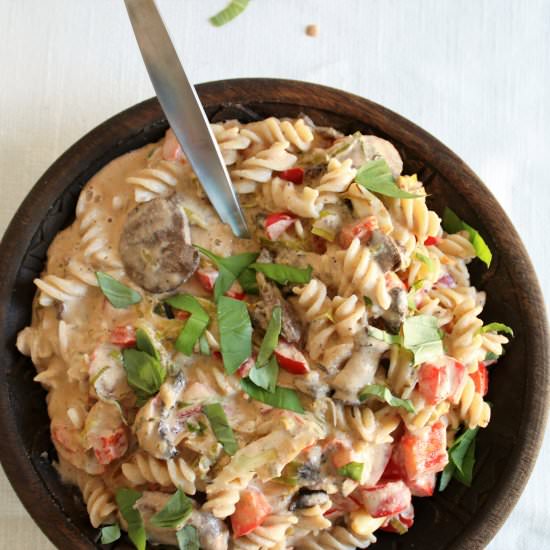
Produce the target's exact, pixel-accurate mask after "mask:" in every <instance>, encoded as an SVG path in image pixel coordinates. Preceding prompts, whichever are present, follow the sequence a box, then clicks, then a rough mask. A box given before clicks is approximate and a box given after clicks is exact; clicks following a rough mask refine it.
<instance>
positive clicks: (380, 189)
mask: <svg viewBox="0 0 550 550" xmlns="http://www.w3.org/2000/svg"><path fill="white" fill-rule="evenodd" d="M355 181H356V182H357V183H358V184H360V185H362V186H363V187H364V188H365V189H368V190H369V191H372V192H373V193H378V194H380V195H386V196H387V197H394V198H396V199H418V198H420V197H422V195H415V194H413V193H409V192H408V191H403V189H400V188H399V187H398V186H397V185H396V183H395V181H394V180H393V175H392V173H391V170H390V167H389V166H388V163H387V162H386V161H385V160H384V159H378V160H371V161H369V162H367V163H366V164H363V166H361V168H359V170H357V175H356V176H355Z"/></svg>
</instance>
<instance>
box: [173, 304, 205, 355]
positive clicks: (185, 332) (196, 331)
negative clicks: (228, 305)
mask: <svg viewBox="0 0 550 550" xmlns="http://www.w3.org/2000/svg"><path fill="white" fill-rule="evenodd" d="M166 302H167V303H168V304H170V305H171V306H172V307H175V308H176V309H181V310H183V311H187V312H189V313H190V314H191V317H189V319H187V320H186V321H185V326H184V327H183V328H182V330H181V332H180V334H179V336H178V339H177V340H176V349H177V350H178V351H180V352H181V353H183V354H185V355H192V354H193V348H194V347H195V344H196V343H197V340H198V339H199V338H200V337H201V335H202V333H203V332H204V329H205V328H206V327H207V326H208V323H209V322H210V318H209V317H208V313H206V311H205V310H204V308H203V307H202V306H201V305H200V304H199V302H198V300H197V299H196V298H195V297H194V296H191V295H190V294H177V295H176V296H171V297H170V298H168V299H167V300H166Z"/></svg>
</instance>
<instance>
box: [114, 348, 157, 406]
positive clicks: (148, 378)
mask: <svg viewBox="0 0 550 550" xmlns="http://www.w3.org/2000/svg"><path fill="white" fill-rule="evenodd" d="M122 362H123V364H124V370H125V371H126V376H127V377H128V384H129V385H130V387H131V388H132V389H133V390H134V393H135V394H136V395H137V396H138V398H139V399H140V403H141V402H143V400H147V398H149V397H151V396H153V395H155V394H156V393H157V392H158V391H159V389H160V386H161V384H162V383H163V382H164V379H165V378H166V369H165V368H164V367H163V366H162V365H161V363H160V361H158V360H157V359H155V358H154V357H151V356H150V355H149V354H148V353H145V352H144V351H138V350H137V349H125V350H122Z"/></svg>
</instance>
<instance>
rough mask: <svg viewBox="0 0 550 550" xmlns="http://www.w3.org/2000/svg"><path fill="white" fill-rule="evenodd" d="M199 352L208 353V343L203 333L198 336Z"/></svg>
mask: <svg viewBox="0 0 550 550" xmlns="http://www.w3.org/2000/svg"><path fill="white" fill-rule="evenodd" d="M199 352H200V354H201V355H210V344H209V343H208V340H207V338H206V336H205V335H204V334H203V335H202V336H201V337H200V338H199Z"/></svg>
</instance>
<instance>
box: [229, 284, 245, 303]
mask: <svg viewBox="0 0 550 550" xmlns="http://www.w3.org/2000/svg"><path fill="white" fill-rule="evenodd" d="M225 295H226V296H228V297H229V298H233V299H234V300H244V299H245V298H246V294H245V292H244V290H243V287H242V286H241V284H240V283H239V281H235V282H234V283H233V284H232V285H231V287H230V288H229V290H228V291H227V292H226V293H225Z"/></svg>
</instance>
